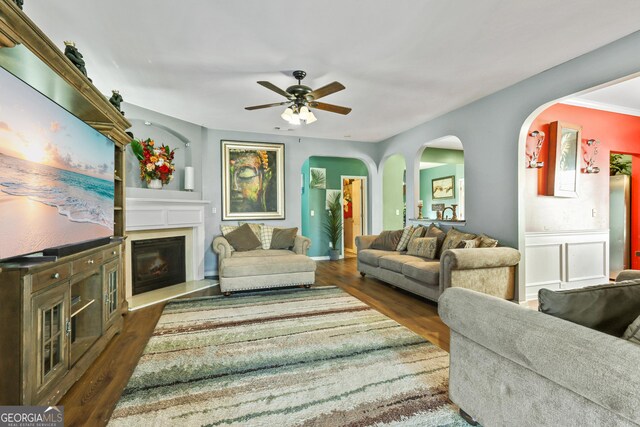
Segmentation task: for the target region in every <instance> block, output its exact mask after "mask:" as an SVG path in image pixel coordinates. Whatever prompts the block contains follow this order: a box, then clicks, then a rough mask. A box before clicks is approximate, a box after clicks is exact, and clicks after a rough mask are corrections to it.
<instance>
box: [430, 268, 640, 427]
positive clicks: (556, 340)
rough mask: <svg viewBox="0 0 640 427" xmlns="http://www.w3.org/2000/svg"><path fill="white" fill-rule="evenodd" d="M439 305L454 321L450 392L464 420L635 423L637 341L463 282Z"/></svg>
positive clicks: (639, 397)
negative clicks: (464, 286)
mask: <svg viewBox="0 0 640 427" xmlns="http://www.w3.org/2000/svg"><path fill="white" fill-rule="evenodd" d="M637 273H638V272H635V273H634V274H631V273H630V274H625V276H623V277H622V278H620V279H621V280H628V279H633V278H637V277H638V274H637ZM438 312H439V314H440V317H441V318H442V321H443V322H444V323H445V324H447V326H449V328H451V342H450V343H451V350H450V353H451V356H450V358H451V363H450V367H449V398H450V399H451V400H452V401H453V402H454V403H455V404H456V405H458V406H459V407H460V408H462V410H464V411H466V413H468V414H469V415H468V416H467V417H468V418H467V419H469V418H473V419H475V420H477V421H478V422H480V423H481V424H482V425H484V426H533V425H535V426H638V425H640V369H638V366H639V364H640V345H638V344H634V343H632V342H629V341H626V340H623V339H621V338H618V337H616V336H612V335H607V334H605V333H602V332H599V331H597V330H593V329H589V328H586V327H584V326H581V325H578V324H576V323H572V322H569V321H566V320H563V319H560V318H558V317H553V316H550V315H548V314H544V313H540V312H538V311H535V310H532V309H529V308H525V307H523V306H520V305H518V304H513V303H509V302H506V301H503V300H500V299H497V298H494V297H491V296H487V295H483V294H480V293H477V292H472V291H469V290H467V289H457V288H454V289H448V290H446V291H445V292H444V294H443V295H442V297H441V298H440V301H439V304H438ZM463 416H464V414H463Z"/></svg>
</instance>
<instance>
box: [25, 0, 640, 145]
mask: <svg viewBox="0 0 640 427" xmlns="http://www.w3.org/2000/svg"><path fill="white" fill-rule="evenodd" d="M25 12H26V13H27V14H28V15H29V16H30V17H31V18H32V19H33V20H34V21H35V22H36V23H37V24H38V25H39V26H40V27H41V28H42V29H43V30H44V32H45V33H46V34H48V35H49V36H50V38H51V39H52V40H54V41H56V42H57V43H58V44H59V45H60V46H62V45H63V41H64V40H73V41H75V42H76V43H77V46H78V48H79V50H80V51H81V52H82V53H83V54H84V56H85V60H86V62H87V69H88V72H89V76H90V77H92V78H93V81H94V83H95V84H96V86H97V87H98V88H99V89H100V90H101V91H102V92H103V93H105V94H108V95H110V90H111V89H119V90H120V92H121V94H122V95H123V96H124V99H125V101H127V102H130V103H133V104H136V105H140V106H142V107H145V108H149V109H151V110H155V111H158V112H161V113H164V114H168V115H171V116H174V117H178V118H181V119H184V120H187V121H190V122H193V123H197V124H201V125H205V126H207V127H212V128H217V129H229V130H241V131H252V132H264V133H278V132H282V131H276V130H274V127H276V126H280V127H282V128H283V129H285V131H286V129H287V128H288V127H289V126H286V122H284V121H283V120H282V119H281V118H280V113H281V112H282V111H281V108H279V107H277V108H272V109H266V110H259V111H245V110H244V107H245V106H249V105H255V104H265V103H271V102H278V101H281V98H280V97H279V96H278V95H277V94H275V93H273V92H271V91H269V90H267V89H265V88H263V87H261V86H258V85H257V84H256V81H257V80H268V81H271V82H273V83H274V84H276V85H278V86H280V87H281V88H286V87H287V86H289V85H291V84H293V83H294V80H293V78H291V77H289V73H290V72H291V71H292V70H294V69H303V70H305V71H307V74H308V77H307V79H306V80H305V81H304V82H305V83H306V84H307V85H309V86H311V87H312V88H317V87H319V86H323V85H325V84H327V83H330V82H332V81H334V80H337V81H340V82H341V83H343V84H344V85H345V86H346V87H347V89H346V90H344V91H342V92H339V93H336V94H333V95H330V96H327V97H326V98H324V99H323V101H324V102H327V103H332V104H338V105H344V106H348V107H352V108H353V111H352V113H351V114H349V115H348V116H346V117H345V116H341V115H337V114H332V113H328V112H324V111H317V114H316V116H317V117H318V121H317V122H316V123H313V124H311V125H309V126H301V127H299V128H297V129H296V130H295V131H293V132H286V133H287V135H291V134H294V135H300V136H309V137H312V136H313V137H324V138H336V139H353V140H360V141H372V142H375V141H380V140H382V139H385V138H387V137H389V136H392V135H394V134H397V133H399V132H402V131H404V130H406V129H409V128H411V127H414V126H416V125H418V124H420V123H422V122H425V121H427V120H429V119H431V118H434V117H437V116H439V115H442V114H444V113H446V112H448V111H451V110H453V109H455V108H457V107H460V106H462V105H465V104H467V103H469V102H471V101H474V100H476V99H479V98H481V97H483V96H485V95H488V94H490V93H493V92H495V91H497V90H500V89H502V88H504V87H507V86H509V85H512V84H514V83H516V82H518V81H520V80H523V79H525V78H527V77H529V76H532V75H534V74H537V73H539V72H541V71H543V70H545V69H548V68H550V67H553V66H555V65H557V64H560V63H562V62H565V61H567V60H569V59H571V58H574V57H576V56H579V55H581V54H584V53H586V52H589V51H591V50H593V49H595V48H598V47H600V46H603V45H605V44H607V43H609V42H612V41H614V40H616V39H619V38H621V37H623V36H625V35H627V34H630V33H632V32H634V31H637V30H639V29H640V20H639V19H638V17H640V2H639V1H637V0H617V1H615V2H605V1H602V0H564V1H557V0H518V1H513V0H484V1H477V0H458V1H439V0H396V1H388V0H357V1H356V0H349V1H346V0H324V1H315V2H291V1H284V0H271V1H264V0H235V1H232V0H227V1H222V0H190V1H182V2H177V1H168V0H135V1H130V0H109V1H98V0H49V1H35V0H28V1H27V2H25ZM346 135H350V138H348V137H346Z"/></svg>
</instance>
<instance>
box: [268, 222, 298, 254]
mask: <svg viewBox="0 0 640 427" xmlns="http://www.w3.org/2000/svg"><path fill="white" fill-rule="evenodd" d="M297 234H298V227H294V228H274V229H273V235H272V236H271V249H291V248H293V245H294V244H295V243H296V235H297Z"/></svg>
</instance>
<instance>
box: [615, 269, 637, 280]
mask: <svg viewBox="0 0 640 427" xmlns="http://www.w3.org/2000/svg"><path fill="white" fill-rule="evenodd" d="M636 279H640V270H623V271H621V272H620V274H618V277H616V282H623V281H625V280H636Z"/></svg>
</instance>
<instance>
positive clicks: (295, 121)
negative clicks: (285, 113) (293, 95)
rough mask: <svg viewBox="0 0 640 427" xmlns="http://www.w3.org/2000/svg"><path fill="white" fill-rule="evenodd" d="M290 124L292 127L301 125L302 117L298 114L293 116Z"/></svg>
mask: <svg viewBox="0 0 640 427" xmlns="http://www.w3.org/2000/svg"><path fill="white" fill-rule="evenodd" d="M289 123H290V124H292V125H299V124H300V116H299V115H298V114H293V115H292V116H291V119H290V120H289Z"/></svg>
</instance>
